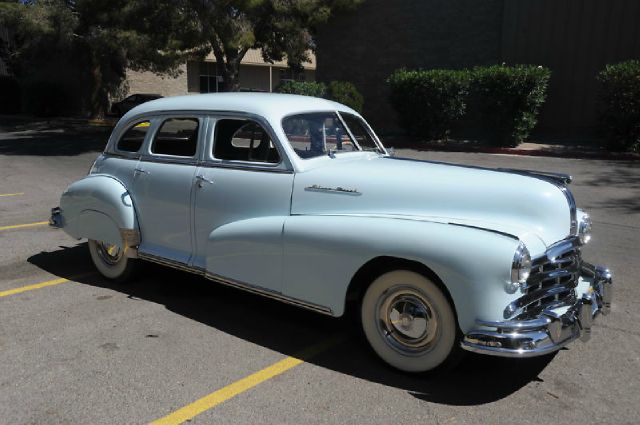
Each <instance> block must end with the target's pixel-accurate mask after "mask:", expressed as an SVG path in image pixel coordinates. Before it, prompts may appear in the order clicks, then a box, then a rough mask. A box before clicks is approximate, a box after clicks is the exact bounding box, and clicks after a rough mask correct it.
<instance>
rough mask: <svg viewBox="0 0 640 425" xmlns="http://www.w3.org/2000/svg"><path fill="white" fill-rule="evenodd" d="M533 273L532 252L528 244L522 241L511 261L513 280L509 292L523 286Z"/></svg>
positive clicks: (508, 288)
mask: <svg viewBox="0 0 640 425" xmlns="http://www.w3.org/2000/svg"><path fill="white" fill-rule="evenodd" d="M530 274H531V254H530V253H529V250H528V249H527V246H526V245H525V244H524V243H523V242H520V243H519V244H518V247H517V248H516V252H515V253H514V254H513V261H512V262H511V281H510V282H509V284H508V285H507V288H506V289H507V292H508V293H510V294H513V293H514V292H516V291H517V290H518V289H519V288H521V287H522V285H524V284H525V283H526V282H527V279H529V275H530Z"/></svg>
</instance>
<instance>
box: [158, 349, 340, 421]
mask: <svg viewBox="0 0 640 425" xmlns="http://www.w3.org/2000/svg"><path fill="white" fill-rule="evenodd" d="M343 339H344V337H334V338H330V339H328V340H325V341H323V342H321V343H319V344H317V345H314V346H312V347H310V348H308V349H307V350H304V351H303V352H302V353H300V354H299V355H297V356H295V357H287V358H285V359H282V360H280V361H279V362H276V363H274V364H272V365H271V366H268V367H266V368H264V369H262V370H260V371H258V372H255V373H252V374H251V375H249V376H246V377H244V378H242V379H240V380H239V381H236V382H234V383H232V384H230V385H227V386H226V387H224V388H221V389H219V390H217V391H214V392H212V393H211V394H209V395H206V396H204V397H202V398H201V399H199V400H196V401H194V402H193V403H191V404H188V405H186V406H184V407H182V408H180V409H178V410H176V411H175V412H173V413H170V414H169V415H167V416H165V417H163V418H160V419H157V420H155V421H153V422H151V424H150V425H174V424H181V423H183V422H186V421H188V420H190V419H193V418H194V417H195V416H197V415H199V414H200V413H202V412H205V411H207V410H209V409H212V408H214V407H216V406H217V405H219V404H220V403H223V402H225V401H227V400H229V399H230V398H233V397H235V396H237V395H238V394H241V393H243V392H245V391H247V390H250V389H251V388H253V387H255V386H256V385H258V384H261V383H262V382H264V381H267V380H269V379H271V378H273V377H275V376H278V375H280V374H283V373H284V372H286V371H288V370H289V369H293V368H294V367H296V366H298V365H300V364H302V363H304V362H305V361H306V360H309V359H310V358H312V357H314V356H316V355H318V354H320V353H321V352H323V351H325V350H327V349H328V348H331V347H332V346H334V345H336V344H337V343H339V342H340V341H342V340H343Z"/></svg>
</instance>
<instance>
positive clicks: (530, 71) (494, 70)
mask: <svg viewBox="0 0 640 425" xmlns="http://www.w3.org/2000/svg"><path fill="white" fill-rule="evenodd" d="M550 77H551V72H550V71H549V70H548V69H546V68H543V67H541V66H533V65H516V66H504V65H494V66H489V67H476V68H474V69H473V71H472V78H471V85H470V86H469V91H470V95H471V98H472V103H473V108H474V109H475V110H476V112H477V113H478V114H479V116H480V117H481V123H482V124H483V127H484V129H485V131H486V134H488V135H489V137H490V139H491V141H493V142H494V143H496V144H498V145H500V146H517V145H518V144H519V143H520V142H522V141H524V140H525V139H526V138H527V137H529V134H530V133H531V130H532V129H533V127H534V126H535V125H536V122H537V118H538V112H539V110H540V107H541V106H542V104H543V103H544V101H545V99H546V95H547V85H548V83H549V78H550Z"/></svg>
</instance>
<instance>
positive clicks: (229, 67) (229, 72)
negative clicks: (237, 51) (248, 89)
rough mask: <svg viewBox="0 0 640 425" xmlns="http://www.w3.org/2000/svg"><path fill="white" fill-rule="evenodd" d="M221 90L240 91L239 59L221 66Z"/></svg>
mask: <svg viewBox="0 0 640 425" xmlns="http://www.w3.org/2000/svg"><path fill="white" fill-rule="evenodd" d="M222 78H223V79H224V81H223V82H222V87H223V91H240V61H238V62H237V63H236V62H232V63H229V62H227V63H225V64H223V66H222Z"/></svg>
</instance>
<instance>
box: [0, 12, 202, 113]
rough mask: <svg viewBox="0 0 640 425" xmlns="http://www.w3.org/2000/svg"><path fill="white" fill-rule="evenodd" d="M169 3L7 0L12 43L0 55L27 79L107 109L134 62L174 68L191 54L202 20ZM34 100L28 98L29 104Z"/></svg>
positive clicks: (2, 19)
mask: <svg viewBox="0 0 640 425" xmlns="http://www.w3.org/2000/svg"><path fill="white" fill-rule="evenodd" d="M163 3H166V4H169V5H172V4H173V3H172V2H170V1H169V0H157V1H156V2H152V1H151V0H131V1H129V0H110V1H104V0H74V1H68V0H39V1H30V2H11V3H7V2H1V3H0V26H5V27H7V28H8V29H9V32H10V33H11V34H12V38H13V40H12V41H13V42H12V43H10V44H7V45H5V46H4V48H3V49H2V51H1V52H0V54H2V57H3V59H5V61H6V62H7V64H8V66H9V69H10V71H11V73H12V74H13V75H15V76H16V77H17V78H18V79H19V80H20V82H21V83H22V84H25V85H29V84H36V85H39V84H40V83H34V82H36V81H48V82H50V83H52V84H57V85H59V86H60V87H64V88H66V89H70V90H71V93H72V94H73V95H74V99H78V100H79V101H78V102H75V104H76V105H75V106H77V109H78V110H82V109H84V110H88V111H90V113H91V114H92V115H102V114H104V112H105V111H106V109H107V107H108V105H109V97H110V96H112V95H114V94H115V93H117V92H118V89H119V87H120V86H121V84H122V82H123V81H124V80H125V77H126V70H127V69H128V68H132V69H143V70H151V71H153V72H156V73H168V74H173V75H175V74H176V73H177V72H178V66H179V65H181V64H182V63H184V61H185V60H186V58H187V56H188V55H189V54H191V53H192V49H191V47H190V46H192V45H193V44H194V40H196V38H195V37H194V36H193V28H194V27H195V24H194V23H191V24H190V23H189V22H190V21H188V20H187V19H186V18H185V17H184V15H183V14H168V13H166V10H165V9H163V8H161V7H158V6H161V5H162V4H163ZM159 28H161V29H162V31H159V30H158V29H159ZM190 49H191V50H190ZM53 64H55V65H56V66H55V67H54V66H53ZM61 71H62V72H61ZM70 79H71V80H72V84H71V85H70V84H69V80H70ZM29 90H31V89H29ZM51 90H54V89H53V88H51V89H50V90H48V91H51ZM27 98H29V95H28V94H27ZM25 100H27V99H25ZM33 105H35V103H34V102H31V101H27V102H25V107H26V108H27V109H28V108H31V107H33ZM37 109H38V111H37V112H38V113H40V112H42V111H41V109H40V108H37ZM66 109H67V110H68V108H66ZM78 110H76V111H74V112H75V113H77V112H78ZM32 112H36V111H32Z"/></svg>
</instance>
